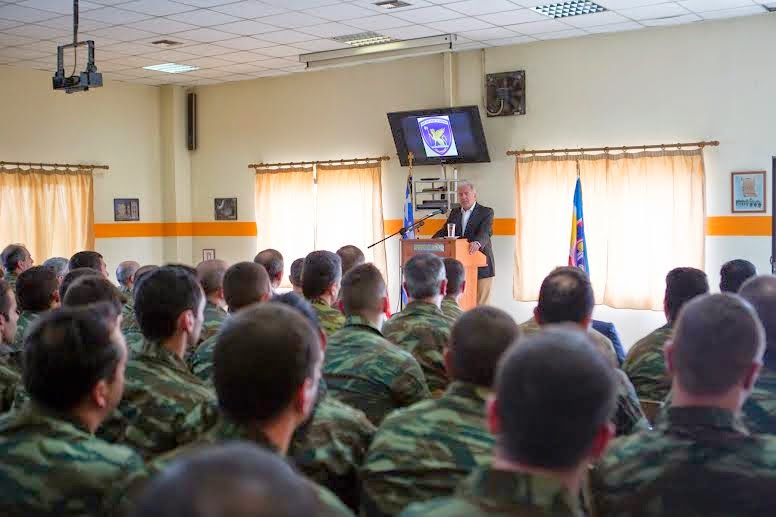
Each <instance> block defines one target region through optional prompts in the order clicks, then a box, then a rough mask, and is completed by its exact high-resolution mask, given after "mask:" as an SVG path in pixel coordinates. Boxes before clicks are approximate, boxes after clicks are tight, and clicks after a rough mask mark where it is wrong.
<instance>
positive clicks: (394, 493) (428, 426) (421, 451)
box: [361, 381, 495, 517]
mask: <svg viewBox="0 0 776 517" xmlns="http://www.w3.org/2000/svg"><path fill="white" fill-rule="evenodd" d="M489 394H490V390H488V389H487V388H484V387H480V386H475V385H473V384H467V383H464V382H460V381H454V382H452V383H451V384H450V386H449V387H448V389H447V391H445V393H444V394H443V395H442V397H441V398H439V399H437V400H425V401H423V402H419V403H417V404H415V405H413V406H410V407H409V408H406V409H400V410H398V411H395V412H394V413H391V414H390V415H388V417H387V418H386V419H385V420H384V421H383V423H382V425H381V426H380V429H378V430H377V434H376V435H375V438H374V440H373V441H372V445H371V447H370V448H369V453H368V454H367V458H366V462H365V463H364V467H363V469H362V476H363V485H364V490H363V494H362V497H361V509H362V515H364V516H367V517H377V516H386V515H396V514H398V513H399V512H400V511H401V510H403V509H404V508H405V507H407V506H408V505H409V504H410V503H416V502H422V501H428V500H430V499H434V498H437V497H446V496H450V495H452V494H453V492H454V491H455V488H456V486H457V485H458V483H459V482H460V481H462V480H463V479H464V478H465V477H466V476H468V475H469V474H470V472H471V471H472V470H473V469H474V468H476V467H479V466H484V465H486V464H488V463H489V462H490V461H491V458H492V452H491V451H492V450H493V446H494V443H495V440H494V438H493V436H492V435H491V434H490V433H489V432H488V430H487V426H486V423H485V422H486V420H485V400H486V399H487V397H488V395H489Z"/></svg>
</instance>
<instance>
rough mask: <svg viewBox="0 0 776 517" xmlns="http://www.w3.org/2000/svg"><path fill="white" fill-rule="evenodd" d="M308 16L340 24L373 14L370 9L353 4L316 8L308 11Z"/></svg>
mask: <svg viewBox="0 0 776 517" xmlns="http://www.w3.org/2000/svg"><path fill="white" fill-rule="evenodd" d="M305 13H307V14H311V15H313V16H317V17H319V18H324V19H326V20H331V21H335V22H339V21H342V20H353V19H355V18H363V17H364V16H369V15H371V14H372V11H371V10H370V9H366V8H364V7H359V6H357V5H353V4H337V5H327V6H324V7H316V8H313V9H307V10H306V11H305Z"/></svg>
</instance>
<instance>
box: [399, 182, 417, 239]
mask: <svg viewBox="0 0 776 517" xmlns="http://www.w3.org/2000/svg"><path fill="white" fill-rule="evenodd" d="M413 224H415V208H414V207H413V206H412V173H411V172H410V174H409V175H408V176H407V189H406V190H405V191H404V228H408V227H410V226H412V225H413ZM402 238H404V239H414V238H415V230H414V229H413V230H410V231H408V232H407V233H405V234H404V235H403V236H402Z"/></svg>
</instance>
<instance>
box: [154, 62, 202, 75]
mask: <svg viewBox="0 0 776 517" xmlns="http://www.w3.org/2000/svg"><path fill="white" fill-rule="evenodd" d="M143 68H144V69H145V70H153V71H154V72H165V73H168V74H181V73H183V72H193V71H194V70H199V67H198V66H191V65H179V64H177V63H164V64H161V65H152V66H144V67H143Z"/></svg>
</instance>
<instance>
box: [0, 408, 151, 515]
mask: <svg viewBox="0 0 776 517" xmlns="http://www.w3.org/2000/svg"><path fill="white" fill-rule="evenodd" d="M0 455H1V457H2V458H3V460H2V462H0V493H2V494H3V495H2V497H0V515H3V516H4V517H15V516H19V517H21V516H25V517H28V516H43V515H49V516H58V517H65V516H95V515H106V516H107V515H113V511H112V509H111V508H110V507H108V506H107V505H106V498H107V496H108V491H109V489H110V488H111V487H113V486H114V484H115V483H117V482H119V481H120V480H121V479H123V478H124V476H125V475H127V474H132V473H133V472H136V471H138V470H139V469H142V466H143V461H142V459H141V458H140V456H138V455H137V454H136V453H135V452H134V451H132V450H131V449H129V448H127V447H124V446H121V445H112V444H109V443H107V442H104V441H103V440H100V439H99V438H97V437H95V436H94V435H93V434H92V433H90V432H89V431H88V430H87V429H86V428H85V427H84V426H83V425H82V424H80V423H77V422H76V421H75V420H73V419H71V418H69V417H67V416H63V415H58V414H54V413H52V412H49V411H47V410H44V409H42V408H40V407H38V406H37V405H35V404H28V405H27V406H26V407H25V409H24V410H22V411H15V412H13V413H10V414H8V415H5V416H4V417H3V418H2V420H0Z"/></svg>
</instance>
